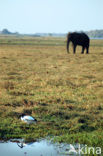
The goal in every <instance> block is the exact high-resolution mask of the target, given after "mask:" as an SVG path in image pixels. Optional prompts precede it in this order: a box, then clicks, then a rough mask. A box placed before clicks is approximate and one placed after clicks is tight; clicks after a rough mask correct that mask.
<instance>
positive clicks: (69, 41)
mask: <svg viewBox="0 0 103 156" xmlns="http://www.w3.org/2000/svg"><path fill="white" fill-rule="evenodd" d="M69 43H70V41H69V40H67V53H69Z"/></svg>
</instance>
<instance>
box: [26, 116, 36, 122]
mask: <svg viewBox="0 0 103 156" xmlns="http://www.w3.org/2000/svg"><path fill="white" fill-rule="evenodd" d="M24 120H32V121H34V118H33V117H32V116H25V117H24Z"/></svg>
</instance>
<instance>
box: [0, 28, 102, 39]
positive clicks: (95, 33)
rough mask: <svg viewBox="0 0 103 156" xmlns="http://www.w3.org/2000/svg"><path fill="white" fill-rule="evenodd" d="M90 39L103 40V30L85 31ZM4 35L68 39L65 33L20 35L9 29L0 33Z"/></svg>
mask: <svg viewBox="0 0 103 156" xmlns="http://www.w3.org/2000/svg"><path fill="white" fill-rule="evenodd" d="M84 32H85V33H86V34H87V35H88V36H89V37H90V38H103V30H91V31H84ZM0 34H2V35H28V36H35V37H39V36H50V37H51V36H53V37H66V35H67V34H64V33H35V34H19V33H18V32H14V33H13V32H10V31H9V30H8V29H3V30H2V31H0Z"/></svg>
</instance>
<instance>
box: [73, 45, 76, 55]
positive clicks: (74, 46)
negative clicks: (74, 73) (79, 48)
mask: <svg viewBox="0 0 103 156" xmlns="http://www.w3.org/2000/svg"><path fill="white" fill-rule="evenodd" d="M75 52H76V45H73V53H74V54H75Z"/></svg>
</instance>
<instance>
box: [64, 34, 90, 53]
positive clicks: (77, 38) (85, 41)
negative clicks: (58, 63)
mask: <svg viewBox="0 0 103 156" xmlns="http://www.w3.org/2000/svg"><path fill="white" fill-rule="evenodd" d="M70 42H72V44H73V53H74V54H75V53H76V47H77V45H79V46H82V52H81V53H82V54H84V50H85V49H86V53H87V54H88V53H89V42H90V39H89V37H88V36H87V35H86V34H85V33H77V32H73V33H68V35H67V52H68V53H69V43H70Z"/></svg>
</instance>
